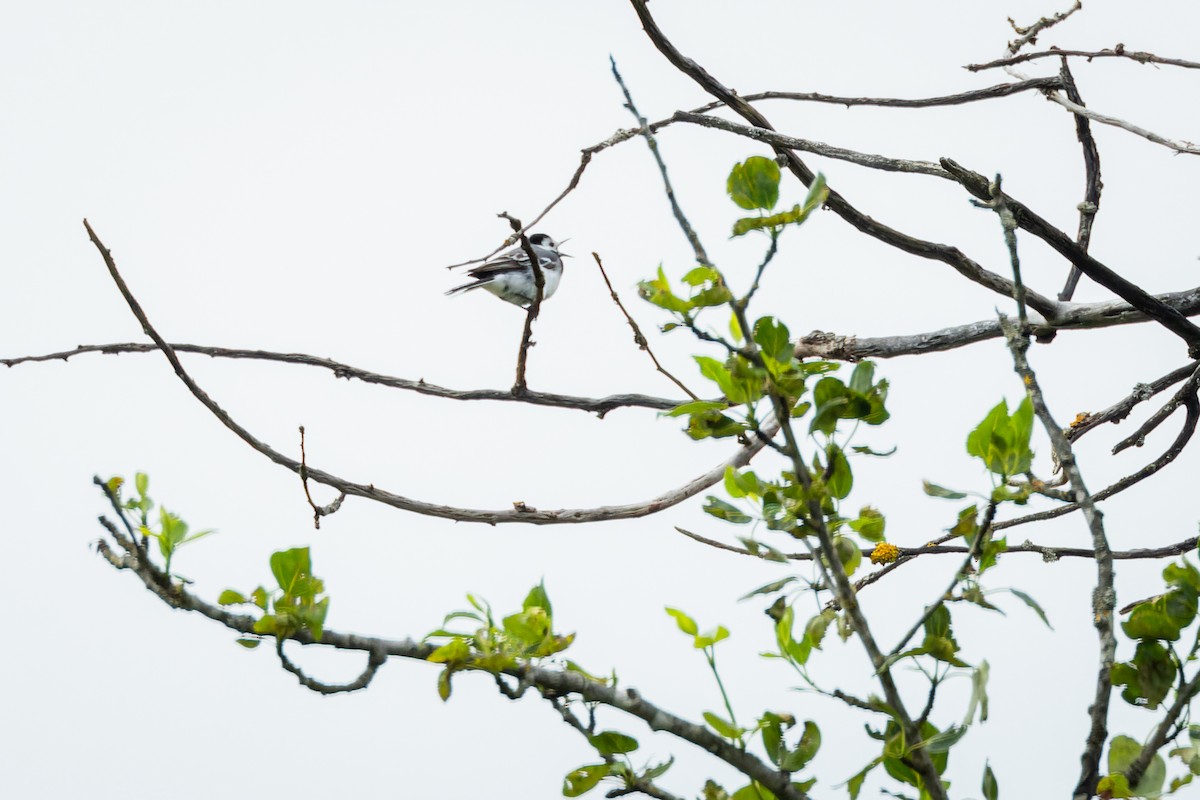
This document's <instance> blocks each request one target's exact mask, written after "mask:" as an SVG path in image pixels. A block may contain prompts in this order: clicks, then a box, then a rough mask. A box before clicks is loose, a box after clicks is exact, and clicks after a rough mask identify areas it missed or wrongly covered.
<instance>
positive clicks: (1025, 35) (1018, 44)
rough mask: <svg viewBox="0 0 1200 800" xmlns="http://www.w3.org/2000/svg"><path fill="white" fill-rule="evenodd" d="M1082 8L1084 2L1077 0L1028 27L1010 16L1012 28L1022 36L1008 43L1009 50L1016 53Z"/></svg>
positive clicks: (1009, 21)
mask: <svg viewBox="0 0 1200 800" xmlns="http://www.w3.org/2000/svg"><path fill="white" fill-rule="evenodd" d="M1081 8H1083V3H1082V2H1080V0H1075V4H1074V5H1073V6H1071V7H1070V8H1068V9H1067V10H1066V11H1060V12H1059V13H1057V14H1054V15H1053V16H1049V17H1042V18H1041V19H1039V20H1038V21H1037V22H1035V23H1033V24H1032V25H1030V26H1028V27H1021V26H1020V25H1017V23H1015V22H1013V20H1012V17H1009V18H1008V24H1009V25H1011V26H1012V29H1013V30H1014V31H1016V32H1017V34H1019V37H1020V38H1018V39H1015V40H1014V41H1011V42H1009V43H1008V52H1009V53H1012V54H1014V55H1015V54H1016V53H1017V52H1019V51H1020V49H1021V48H1022V47H1024V46H1025V45H1027V44H1032V43H1035V42H1037V37H1038V34H1040V33H1042V32H1043V31H1045V30H1046V29H1048V28H1053V27H1054V26H1055V25H1057V24H1058V23H1060V22H1062V21H1063V20H1065V19H1066V18H1067V17H1069V16H1071V15H1072V14H1074V13H1075V12H1076V11H1079V10H1080V9H1081Z"/></svg>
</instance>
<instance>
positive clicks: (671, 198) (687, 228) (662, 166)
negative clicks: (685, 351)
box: [608, 56, 712, 266]
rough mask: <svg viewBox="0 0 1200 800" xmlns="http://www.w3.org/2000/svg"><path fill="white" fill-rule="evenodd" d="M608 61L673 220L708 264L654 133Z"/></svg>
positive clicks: (613, 62)
mask: <svg viewBox="0 0 1200 800" xmlns="http://www.w3.org/2000/svg"><path fill="white" fill-rule="evenodd" d="M608 61H609V63H610V64H611V65H612V74H613V77H614V78H616V80H617V85H618V86H620V87H621V93H622V94H624V95H625V108H627V109H629V113H630V114H633V118H634V119H636V120H637V121H638V128H639V130H640V132H641V134H642V137H643V138H645V140H646V146H647V147H649V148H650V153H651V154H652V155H653V156H654V163H655V164H657V165H658V172H659V174H660V175H661V176H662V182H663V189H664V190H665V191H666V193H667V201H668V202H669V203H670V204H671V213H672V214H674V215H675V221H676V222H678V223H679V228H680V230H682V231H683V235H684V236H686V237H687V240H688V243H689V244H691V246H692V252H694V253H695V254H696V263H698V264H700V265H701V266H709V265H711V264H712V261H710V260H709V258H708V253H707V252H705V250H704V245H703V244H701V243H700V237H699V235H697V233H696V229H695V228H693V227H692V223H690V222H688V218H687V215H685V214H684V213H683V209H682V208H680V206H679V200H678V199H677V198H676V197H675V188H674V187H673V186H671V178H670V177H669V176H668V175H667V165H666V162H664V161H663V157H662V153H660V152H659V151H658V140H656V139H655V138H654V134H653V133H652V132H651V130H650V125H649V123H648V122H647V121H646V118H645V117H643V116H642V115H641V113H640V112H639V111H638V110H637V106H636V105H634V103H633V96H632V95H631V94H630V93H629V87H627V86H626V85H625V79H624V78H622V77H621V73H620V72H618V71H617V60H616V59H615V58H613V57H612V56H609V57H608Z"/></svg>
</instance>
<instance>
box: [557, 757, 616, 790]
mask: <svg viewBox="0 0 1200 800" xmlns="http://www.w3.org/2000/svg"><path fill="white" fill-rule="evenodd" d="M608 770H609V767H608V764H589V765H587V766H585V767H580V768H579V769H576V770H572V771H570V772H568V773H567V776H566V777H565V778H563V788H562V793H563V796H564V797H579V796H580V795H581V794H584V793H585V792H590V791H591V790H592V789H594V788H596V784H598V783H599V782H600V781H601V780H602V779H603V778H604V777H605V776H606V775H608Z"/></svg>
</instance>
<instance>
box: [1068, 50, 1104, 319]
mask: <svg viewBox="0 0 1200 800" xmlns="http://www.w3.org/2000/svg"><path fill="white" fill-rule="evenodd" d="M1058 75H1059V78H1060V79H1061V81H1062V85H1063V90H1064V91H1066V93H1067V99H1068V100H1070V101H1071V102H1072V103H1075V104H1077V105H1080V106H1082V105H1084V102H1083V97H1081V96H1080V94H1079V89H1078V88H1076V86H1075V78H1074V77H1073V76H1072V75H1071V69H1070V67H1068V66H1067V59H1065V58H1064V59H1063V60H1062V68H1061V69H1060V70H1059V73H1058ZM1075 136H1076V138H1078V139H1079V144H1080V145H1081V146H1082V147H1083V170H1084V187H1085V188H1084V192H1083V202H1082V203H1080V204H1079V232H1078V233H1077V234H1075V242H1076V243H1077V244H1078V245H1079V249H1080V250H1082V251H1084V252H1085V253H1086V252H1087V249H1088V245H1089V244H1090V243H1091V241H1092V223H1093V222H1094V221H1095V219H1096V212H1097V211H1099V210H1100V192H1101V190H1102V189H1103V188H1104V182H1103V181H1101V180H1100V149H1099V148H1098V147H1096V140H1095V138H1094V137H1093V136H1092V123H1091V121H1090V120H1089V119H1088V118H1087V117H1085V116H1083V115H1082V114H1076V115H1075ZM1082 274H1083V273H1082V272H1080V271H1079V267H1077V266H1074V265H1072V266H1071V273H1070V274H1069V275H1068V276H1067V282H1066V284H1065V285H1064V286H1063V290H1062V291H1061V292H1059V293H1058V299H1059V300H1060V301H1067V300H1070V299H1071V297H1072V296H1074V294H1075V287H1076V285H1077V284H1078V283H1079V276H1080V275H1082Z"/></svg>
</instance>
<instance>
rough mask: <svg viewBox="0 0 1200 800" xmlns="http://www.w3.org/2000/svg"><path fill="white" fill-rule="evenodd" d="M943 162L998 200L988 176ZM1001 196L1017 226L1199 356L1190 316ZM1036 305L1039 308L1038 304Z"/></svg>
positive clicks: (1199, 332) (979, 192) (980, 193)
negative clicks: (1177, 338) (1156, 296)
mask: <svg viewBox="0 0 1200 800" xmlns="http://www.w3.org/2000/svg"><path fill="white" fill-rule="evenodd" d="M941 163H942V166H943V167H945V168H946V169H947V171H949V172H950V173H951V174H952V175H953V176H954V177H955V179H956V180H957V181H958V182H959V183H961V184H962V186H963V188H965V189H966V190H967V191H968V192H970V193H971V194H973V195H974V196H975V197H976V198H978V199H980V200H984V201H987V202H995V199H994V198H993V197H992V191H991V182H990V181H988V179H987V178H985V177H984V176H982V175H980V174H979V173H977V172H974V171H972V170H969V169H967V168H966V167H963V166H962V165H961V164H958V163H957V162H955V161H952V160H951V159H948V158H943V159H941ZM1002 199H1003V203H1004V206H1005V207H1006V208H1007V209H1009V210H1010V211H1011V212H1012V215H1013V218H1014V219H1015V220H1016V222H1017V225H1019V226H1020V227H1021V228H1022V229H1023V230H1026V231H1029V232H1030V233H1032V234H1033V235H1034V236H1036V237H1038V238H1039V239H1041V240H1042V241H1044V242H1045V243H1046V244H1048V245H1050V247H1051V248H1053V249H1054V250H1056V251H1057V252H1058V253H1059V254H1060V255H1062V256H1063V257H1064V258H1066V259H1067V260H1068V261H1069V262H1071V263H1072V264H1074V265H1075V266H1077V267H1079V269H1080V270H1081V271H1082V272H1083V274H1084V275H1087V276H1088V277H1089V278H1091V279H1092V280H1093V281H1095V282H1096V283H1098V284H1100V285H1101V286H1103V287H1104V288H1106V289H1108V290H1110V291H1111V292H1113V293H1114V294H1116V295H1117V296H1118V297H1120V298H1122V299H1123V300H1125V301H1126V302H1128V303H1129V304H1130V305H1132V306H1133V307H1134V308H1136V309H1138V310H1139V311H1141V312H1142V313H1144V314H1146V315H1147V316H1150V317H1153V318H1154V319H1155V320H1157V321H1158V322H1159V323H1160V324H1162V325H1163V327H1165V328H1167V330H1169V331H1171V332H1172V333H1174V334H1176V335H1178V336H1179V337H1180V338H1182V339H1183V340H1184V341H1185V342H1187V344H1188V351H1189V354H1190V355H1191V356H1192V357H1193V358H1196V357H1200V328H1198V327H1196V325H1195V324H1193V323H1192V322H1190V321H1189V320H1188V318H1187V317H1185V316H1184V315H1183V314H1181V313H1180V312H1179V311H1177V310H1175V309H1174V308H1171V307H1170V306H1168V305H1167V304H1165V303H1163V302H1162V301H1160V300H1158V299H1157V298H1155V297H1154V296H1153V295H1151V294H1149V293H1148V292H1146V290H1145V289H1143V288H1142V287H1140V286H1138V285H1137V284H1135V283H1133V282H1131V281H1129V280H1127V279H1125V278H1124V277H1122V276H1121V275H1119V274H1118V273H1117V272H1115V271H1114V270H1112V269H1110V268H1109V267H1107V266H1105V265H1104V264H1102V263H1100V262H1099V261H1098V260H1096V259H1095V258H1094V257H1092V255H1091V254H1089V253H1087V252H1085V251H1084V250H1082V249H1081V248H1080V247H1079V245H1078V244H1077V243H1076V242H1075V241H1073V240H1072V239H1071V237H1069V236H1067V234H1065V233H1063V232H1062V231H1060V230H1059V229H1058V228H1055V227H1054V226H1053V225H1051V224H1050V223H1049V222H1047V221H1046V220H1045V219H1043V218H1042V217H1040V216H1038V215H1037V214H1035V213H1034V212H1033V211H1032V210H1031V209H1030V208H1029V207H1028V206H1026V205H1024V204H1023V203H1021V202H1019V201H1017V200H1015V199H1013V198H1012V197H1011V196H1009V195H1004V197H1003V198H1002ZM1030 305H1033V303H1032V301H1030ZM1034 307H1035V308H1036V306H1034ZM1039 310H1040V309H1039Z"/></svg>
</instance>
